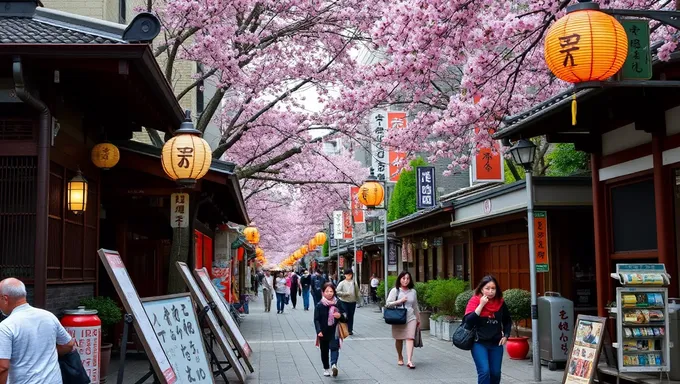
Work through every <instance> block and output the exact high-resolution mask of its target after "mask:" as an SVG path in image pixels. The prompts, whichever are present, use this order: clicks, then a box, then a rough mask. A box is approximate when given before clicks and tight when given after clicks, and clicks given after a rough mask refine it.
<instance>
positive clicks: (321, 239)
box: [314, 232, 326, 245]
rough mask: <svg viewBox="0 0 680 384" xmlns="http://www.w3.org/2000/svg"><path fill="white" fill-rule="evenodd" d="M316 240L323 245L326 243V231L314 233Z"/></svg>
mask: <svg viewBox="0 0 680 384" xmlns="http://www.w3.org/2000/svg"><path fill="white" fill-rule="evenodd" d="M314 241H316V243H317V244H318V245H323V244H325V243H326V234H325V233H324V232H317V233H316V235H314Z"/></svg>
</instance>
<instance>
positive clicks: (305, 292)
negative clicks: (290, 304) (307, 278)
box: [302, 287, 309, 311]
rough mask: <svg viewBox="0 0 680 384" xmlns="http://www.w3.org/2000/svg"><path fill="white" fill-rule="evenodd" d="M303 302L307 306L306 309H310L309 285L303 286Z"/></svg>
mask: <svg viewBox="0 0 680 384" xmlns="http://www.w3.org/2000/svg"><path fill="white" fill-rule="evenodd" d="M302 302H303V303H304V306H305V311H306V310H308V309H309V287H304V288H302Z"/></svg>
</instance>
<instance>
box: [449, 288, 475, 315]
mask: <svg viewBox="0 0 680 384" xmlns="http://www.w3.org/2000/svg"><path fill="white" fill-rule="evenodd" d="M474 294H475V291H473V290H472V289H468V290H467V291H464V292H462V293H461V294H460V295H458V297H456V304H455V311H454V313H455V315H456V317H458V318H459V319H462V318H463V317H464V316H465V308H466V307H467V303H468V301H470V299H471V298H472V296H473V295H474Z"/></svg>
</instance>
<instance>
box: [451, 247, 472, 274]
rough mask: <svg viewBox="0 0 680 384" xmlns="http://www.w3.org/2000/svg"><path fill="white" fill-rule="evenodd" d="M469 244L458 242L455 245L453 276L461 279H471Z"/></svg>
mask: <svg viewBox="0 0 680 384" xmlns="http://www.w3.org/2000/svg"><path fill="white" fill-rule="evenodd" d="M467 255H468V245H467V244H456V245H454V246H453V262H454V272H453V277H455V278H456V279H461V280H465V281H467V280H470V273H469V270H468V262H467V258H468V257H467Z"/></svg>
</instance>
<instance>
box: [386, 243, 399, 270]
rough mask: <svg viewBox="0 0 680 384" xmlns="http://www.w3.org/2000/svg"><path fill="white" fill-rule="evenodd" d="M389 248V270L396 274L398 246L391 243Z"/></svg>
mask: <svg viewBox="0 0 680 384" xmlns="http://www.w3.org/2000/svg"><path fill="white" fill-rule="evenodd" d="M387 248H388V249H389V252H388V253H387V270H388V271H389V272H395V271H396V270H397V245H396V244H394V243H390V244H389V246H388V247H387Z"/></svg>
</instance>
